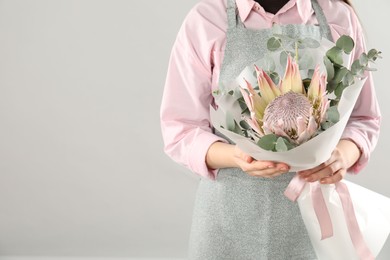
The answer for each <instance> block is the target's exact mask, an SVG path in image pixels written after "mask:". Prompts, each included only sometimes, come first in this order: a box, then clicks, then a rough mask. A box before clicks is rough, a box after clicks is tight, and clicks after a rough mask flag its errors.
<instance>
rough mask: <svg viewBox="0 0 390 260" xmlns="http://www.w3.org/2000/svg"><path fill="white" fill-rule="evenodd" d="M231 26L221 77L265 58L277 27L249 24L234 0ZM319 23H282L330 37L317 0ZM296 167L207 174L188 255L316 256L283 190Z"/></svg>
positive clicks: (230, 258)
mask: <svg viewBox="0 0 390 260" xmlns="http://www.w3.org/2000/svg"><path fill="white" fill-rule="evenodd" d="M227 1H228V8H227V17H228V30H227V35H226V37H227V39H226V40H227V42H226V48H225V53H224V60H223V63H222V67H221V72H220V82H222V81H223V82H229V81H232V80H234V79H235V78H236V77H237V76H238V75H239V74H240V72H241V71H242V70H243V69H244V68H245V67H246V66H247V65H248V64H250V63H252V62H255V61H257V60H259V59H261V58H262V56H263V55H264V53H265V52H266V51H267V50H266V42H267V40H268V39H269V38H270V37H271V36H272V30H270V29H264V30H253V29H246V28H245V27H244V24H243V23H242V21H241V19H240V18H239V16H238V13H237V7H236V4H235V0H227ZM312 6H313V9H314V11H315V14H316V17H317V20H318V22H319V26H316V25H301V24H290V25H285V26H281V28H282V31H283V33H284V34H286V35H289V36H292V37H297V36H299V37H305V36H307V37H311V38H314V39H317V40H320V39H321V37H326V38H328V39H332V38H331V34H330V29H329V25H328V24H327V22H326V19H325V16H324V14H323V11H322V9H321V7H320V6H319V5H318V3H317V1H316V0H312ZM294 175H295V173H294V172H290V173H287V174H284V175H281V176H279V177H276V178H273V179H267V178H262V177H252V176H249V175H248V174H246V173H245V172H243V171H242V170H241V169H238V168H227V169H220V170H219V172H218V176H217V178H216V180H209V179H206V178H202V179H201V181H200V183H199V187H198V190H197V194H196V199H195V207H194V213H193V221H192V227H191V235H190V241H189V258H190V259H199V260H214V259H215V260H251V259H256V260H259V259H261V260H268V259H269V260H278V259H283V260H290V259H300V260H301V259H316V255H315V253H314V250H313V248H312V245H311V242H310V240H309V237H308V234H307V231H306V228H305V225H304V223H303V220H302V217H301V215H300V211H299V208H298V205H297V204H296V203H293V202H291V201H289V200H288V199H287V198H286V197H285V196H284V195H283V192H284V190H285V189H286V187H287V185H288V184H289V182H290V180H291V179H292V177H293V176H294Z"/></svg>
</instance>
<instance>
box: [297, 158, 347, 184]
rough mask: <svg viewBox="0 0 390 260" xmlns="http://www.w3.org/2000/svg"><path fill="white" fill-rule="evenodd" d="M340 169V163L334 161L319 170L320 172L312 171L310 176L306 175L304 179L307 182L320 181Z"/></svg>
mask: <svg viewBox="0 0 390 260" xmlns="http://www.w3.org/2000/svg"><path fill="white" fill-rule="evenodd" d="M340 169H341V167H340V165H339V163H337V162H334V163H332V164H330V165H328V166H326V167H325V168H323V169H321V170H319V171H318V172H315V173H312V174H311V175H310V176H308V177H305V178H304V179H305V181H307V182H315V181H319V180H321V179H323V178H326V177H329V176H332V175H334V173H336V172H337V171H339V170H340Z"/></svg>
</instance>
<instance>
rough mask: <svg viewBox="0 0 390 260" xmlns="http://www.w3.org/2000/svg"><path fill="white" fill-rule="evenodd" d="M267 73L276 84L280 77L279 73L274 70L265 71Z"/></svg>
mask: <svg viewBox="0 0 390 260" xmlns="http://www.w3.org/2000/svg"><path fill="white" fill-rule="evenodd" d="M267 74H268V75H269V77H270V78H271V79H272V81H273V82H274V83H275V85H278V84H279V81H280V77H279V74H278V73H276V72H275V71H273V72H267Z"/></svg>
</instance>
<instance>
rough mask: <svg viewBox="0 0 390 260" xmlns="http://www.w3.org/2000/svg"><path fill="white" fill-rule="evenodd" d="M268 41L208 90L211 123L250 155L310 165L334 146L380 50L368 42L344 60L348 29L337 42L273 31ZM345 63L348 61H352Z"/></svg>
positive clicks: (302, 166)
mask: <svg viewBox="0 0 390 260" xmlns="http://www.w3.org/2000/svg"><path fill="white" fill-rule="evenodd" d="M288 46H294V48H293V49H288ZM268 48H269V50H270V51H269V53H268V55H267V56H265V57H264V58H263V59H262V60H260V61H258V62H256V63H255V64H253V65H250V66H248V67H246V68H245V69H244V70H243V71H242V73H241V74H240V75H239V76H238V77H237V78H236V80H235V81H234V82H226V83H225V84H224V85H223V86H221V87H220V89H218V90H216V91H214V97H215V101H216V104H217V106H218V109H217V110H215V109H214V108H211V121H212V124H213V126H214V128H215V129H216V130H217V131H219V132H221V133H222V134H223V135H224V136H225V137H226V138H227V139H229V140H230V141H231V142H233V143H236V144H237V145H238V146H239V147H240V148H241V149H242V150H243V151H244V152H246V153H248V154H249V155H251V156H252V157H253V158H255V159H259V160H260V159H261V160H272V161H280V162H285V163H287V164H289V165H290V166H291V170H292V171H299V170H304V169H308V168H312V167H314V166H317V165H319V164H321V163H322V162H324V161H326V160H327V159H328V158H329V157H330V155H331V153H332V151H333V150H334V148H335V147H336V145H337V143H338V141H339V139H340V137H341V135H342V132H343V130H344V128H345V126H346V124H347V121H348V119H349V116H350V114H351V112H352V109H353V107H354V104H355V102H356V100H357V98H358V96H359V93H360V90H361V88H362V86H363V84H364V82H365V77H364V72H365V71H366V70H373V69H371V68H369V67H368V64H369V62H373V61H375V60H376V59H377V58H378V57H380V52H378V51H376V50H374V49H373V50H370V51H369V52H368V53H367V54H365V53H363V54H362V55H361V57H360V58H359V59H358V60H356V61H354V62H353V63H352V62H350V61H349V60H350V59H349V56H348V54H350V53H351V51H352V49H353V48H354V42H353V40H352V39H351V38H350V37H349V36H342V37H340V38H339V39H338V41H337V42H336V45H335V44H334V43H331V42H330V41H328V40H326V39H322V41H321V42H317V41H316V40H314V39H310V38H305V39H303V40H302V39H292V38H289V37H287V36H284V35H276V36H274V37H272V38H271V39H270V40H269V41H268ZM275 61H276V62H275ZM344 63H350V64H352V65H351V66H350V69H348V68H347V67H345V66H344V65H343V64H344ZM283 74H284V77H283V78H282V79H280V76H279V75H283ZM320 147H321V149H319V148H320ZM307 151H310V153H308V152H307Z"/></svg>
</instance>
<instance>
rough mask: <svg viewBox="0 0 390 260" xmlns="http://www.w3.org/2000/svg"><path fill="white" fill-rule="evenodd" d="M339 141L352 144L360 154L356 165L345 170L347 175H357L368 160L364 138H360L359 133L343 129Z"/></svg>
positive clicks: (368, 150) (368, 151) (367, 150)
mask: <svg viewBox="0 0 390 260" xmlns="http://www.w3.org/2000/svg"><path fill="white" fill-rule="evenodd" d="M341 139H346V140H350V141H352V142H354V143H355V144H356V146H357V147H358V148H359V150H360V152H361V155H360V157H359V159H358V160H357V161H356V163H355V164H354V165H352V166H351V167H350V168H349V169H348V170H347V171H348V172H349V173H352V174H358V173H359V172H360V171H361V170H362V169H363V168H364V167H366V165H367V164H368V161H369V159H370V149H369V147H368V146H367V141H366V140H365V139H364V137H362V136H361V135H360V134H359V133H356V132H354V131H353V130H352V129H345V130H344V133H343V134H342V136H341Z"/></svg>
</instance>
